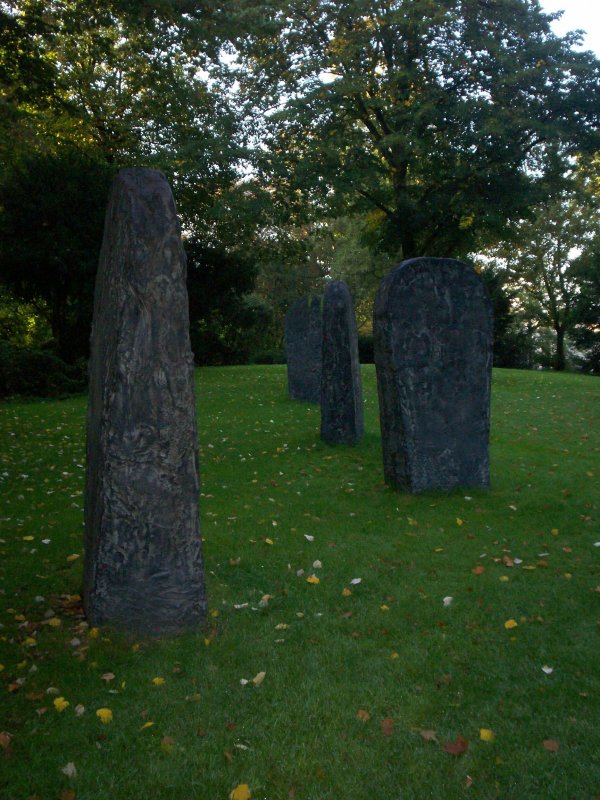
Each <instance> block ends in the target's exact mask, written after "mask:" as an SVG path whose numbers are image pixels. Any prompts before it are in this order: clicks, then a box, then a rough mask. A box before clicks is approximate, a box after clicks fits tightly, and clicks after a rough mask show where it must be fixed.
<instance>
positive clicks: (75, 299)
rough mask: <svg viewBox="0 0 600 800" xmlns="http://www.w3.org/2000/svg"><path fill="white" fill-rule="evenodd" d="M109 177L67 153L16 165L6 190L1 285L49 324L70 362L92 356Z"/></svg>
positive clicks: (1, 192) (1, 201)
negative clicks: (91, 337)
mask: <svg viewBox="0 0 600 800" xmlns="http://www.w3.org/2000/svg"><path fill="white" fill-rule="evenodd" d="M111 175H112V170H111V169H110V168H109V167H108V166H107V165H106V163H105V162H103V161H99V160H98V159H96V158H92V157H90V156H88V155H86V154H84V153H81V152H79V151H77V150H73V149H71V148H65V149H61V150H60V151H59V152H58V153H56V154H55V155H53V154H48V155H43V154H39V155H33V156H31V157H29V158H27V159H24V160H22V161H20V162H18V163H17V164H15V165H14V167H13V169H12V170H11V172H10V173H9V174H8V175H7V176H5V179H4V181H3V183H2V185H1V186H0V209H1V211H0V283H2V284H3V285H4V286H5V287H6V288H8V289H9V290H10V292H11V293H12V295H13V297H15V298H18V299H19V300H20V301H22V302H25V303H30V304H31V305H32V306H33V307H34V308H35V310H36V311H37V313H38V314H39V315H40V316H41V317H43V318H44V319H45V320H46V321H47V322H48V324H49V325H50V328H51V330H52V335H53V337H54V340H55V343H56V349H57V353H58V355H59V356H60V357H61V358H62V359H63V360H65V361H68V362H73V361H75V360H76V359H77V358H80V357H85V356H86V354H87V350H88V341H89V332H90V326H91V319H92V305H93V293H94V277H95V274H96V268H97V265H98V255H99V252H100V245H101V241H102V230H103V223H104V214H105V209H106V201H107V197H108V188H109V184H110V180H111Z"/></svg>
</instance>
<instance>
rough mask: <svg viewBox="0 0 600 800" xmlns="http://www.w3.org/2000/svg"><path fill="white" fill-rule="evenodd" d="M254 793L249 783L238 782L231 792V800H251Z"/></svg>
mask: <svg viewBox="0 0 600 800" xmlns="http://www.w3.org/2000/svg"><path fill="white" fill-rule="evenodd" d="M251 797H252V794H251V793H250V787H249V786H248V784H247V783H240V784H238V785H237V786H236V787H235V789H234V790H233V791H232V792H231V793H230V795H229V800H250V798H251Z"/></svg>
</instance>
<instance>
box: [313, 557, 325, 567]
mask: <svg viewBox="0 0 600 800" xmlns="http://www.w3.org/2000/svg"><path fill="white" fill-rule="evenodd" d="M322 567H323V564H322V563H321V562H320V561H319V560H318V559H317V560H316V561H313V569H321V568H322Z"/></svg>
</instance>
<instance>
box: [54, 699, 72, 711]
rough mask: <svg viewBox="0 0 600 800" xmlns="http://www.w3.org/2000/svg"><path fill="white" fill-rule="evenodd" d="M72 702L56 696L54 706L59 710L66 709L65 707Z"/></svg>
mask: <svg viewBox="0 0 600 800" xmlns="http://www.w3.org/2000/svg"><path fill="white" fill-rule="evenodd" d="M70 705H71V704H70V703H69V701H68V700H65V698H64V697H55V698H54V708H55V709H56V710H57V711H64V710H65V708H68V707H69V706H70Z"/></svg>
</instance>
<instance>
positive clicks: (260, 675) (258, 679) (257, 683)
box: [250, 672, 267, 686]
mask: <svg viewBox="0 0 600 800" xmlns="http://www.w3.org/2000/svg"><path fill="white" fill-rule="evenodd" d="M266 674H267V673H266V672H259V673H257V674H256V675H255V676H254V677H253V678H252V680H251V681H250V683H253V684H254V685H255V686H260V685H261V683H262V682H263V681H264V679H265V676H266Z"/></svg>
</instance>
